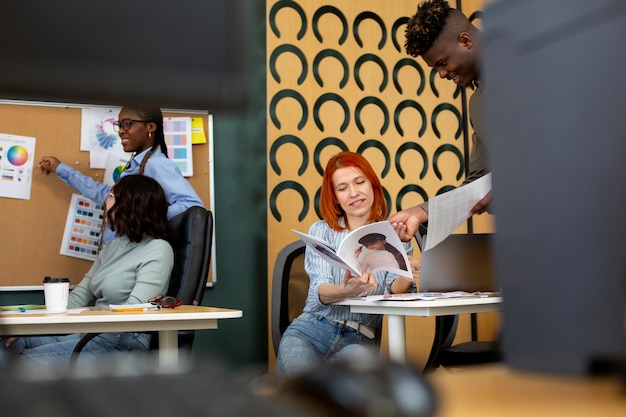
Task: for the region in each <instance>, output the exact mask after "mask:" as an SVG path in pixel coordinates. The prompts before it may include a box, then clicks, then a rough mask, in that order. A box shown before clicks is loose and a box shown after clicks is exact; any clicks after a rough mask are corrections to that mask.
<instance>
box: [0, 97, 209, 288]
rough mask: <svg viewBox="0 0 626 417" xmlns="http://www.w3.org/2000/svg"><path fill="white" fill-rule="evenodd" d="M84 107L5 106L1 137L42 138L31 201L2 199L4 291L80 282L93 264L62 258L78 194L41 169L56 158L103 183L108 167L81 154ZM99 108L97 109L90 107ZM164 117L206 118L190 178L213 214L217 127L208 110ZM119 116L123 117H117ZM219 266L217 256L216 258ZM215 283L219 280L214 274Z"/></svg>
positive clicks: (0, 282)
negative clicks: (57, 280) (95, 165)
mask: <svg viewBox="0 0 626 417" xmlns="http://www.w3.org/2000/svg"><path fill="white" fill-rule="evenodd" d="M83 107H87V106H83V105H80V104H72V105H70V104H55V103H39V102H37V103H35V102H13V101H1V102H0V133H3V134H10V135H19V136H28V137H34V138H35V139H36V144H35V153H34V159H33V160H34V166H33V173H32V183H31V193H30V199H29V200H24V199H17V198H4V197H3V198H0V288H2V289H5V290H7V289H15V288H18V289H22V288H24V289H31V288H32V289H36V288H35V287H41V286H42V280H43V277H44V276H53V277H68V278H70V281H71V283H72V284H77V283H78V282H79V281H80V280H81V279H82V277H83V275H84V274H85V273H86V272H87V270H88V269H89V268H90V267H91V264H92V261H90V260H84V259H79V258H75V257H71V256H66V255H61V254H60V249H61V242H62V238H63V232H64V229H65V222H66V219H67V213H68V209H69V206H70V201H71V196H72V194H74V193H77V191H75V190H74V189H73V188H71V187H69V186H67V185H66V184H65V183H64V182H63V181H62V180H61V179H59V178H57V177H56V175H54V174H50V175H49V176H48V177H44V176H43V175H41V174H40V172H39V171H38V170H37V168H36V165H37V161H39V159H40V158H41V157H43V156H55V157H57V158H58V159H59V160H61V162H63V163H65V164H67V165H69V166H71V167H73V168H76V169H78V170H79V171H80V172H82V173H83V174H86V175H89V176H91V177H92V178H93V179H94V180H96V181H101V179H102V176H103V175H104V170H103V169H92V168H90V166H89V152H83V151H80V135H81V113H82V108H83ZM88 107H94V106H91V105H90V106H88ZM163 116H164V117H168V116H169V117H181V116H188V117H194V118H201V119H202V122H203V127H204V133H205V135H206V138H207V140H206V143H202V144H195V145H193V147H192V154H193V175H192V176H191V177H187V180H188V181H189V182H190V183H191V185H192V186H193V187H194V189H195V190H196V192H197V193H198V195H199V196H200V198H201V199H202V201H203V203H204V206H205V207H206V208H207V209H211V210H212V207H211V206H212V204H213V201H212V189H211V188H212V181H211V176H212V160H211V158H212V155H211V154H212V151H211V144H212V134H211V131H212V126H211V116H210V115H209V113H208V111H193V110H185V111H178V110H175V111H174V110H166V109H164V110H163ZM115 117H117V115H115ZM211 261H212V264H214V261H215V259H214V257H212V260H211ZM214 270H215V269H214V268H213V270H212V271H211V273H210V275H209V282H213V280H214V276H213V271H214Z"/></svg>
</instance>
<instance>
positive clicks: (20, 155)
mask: <svg viewBox="0 0 626 417" xmlns="http://www.w3.org/2000/svg"><path fill="white" fill-rule="evenodd" d="M7 160H8V161H9V162H10V163H11V164H13V165H15V166H18V167H19V166H22V165H24V164H25V163H26V162H27V161H28V151H27V150H26V148H25V147H23V146H19V145H15V146H11V147H10V148H9V150H8V151H7Z"/></svg>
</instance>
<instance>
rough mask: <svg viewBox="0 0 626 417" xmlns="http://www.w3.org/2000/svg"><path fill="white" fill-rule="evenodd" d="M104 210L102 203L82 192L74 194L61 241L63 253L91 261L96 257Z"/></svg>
mask: <svg viewBox="0 0 626 417" xmlns="http://www.w3.org/2000/svg"><path fill="white" fill-rule="evenodd" d="M103 212H104V207H103V206H102V204H97V203H94V202H93V201H92V200H90V199H88V198H85V197H83V196H82V195H80V194H72V201H71V203H70V207H69V210H68V212H67V220H66V221H65V231H64V232H63V241H62V243H61V251H60V253H61V255H67V256H73V257H76V258H81V259H87V260H91V261H94V260H95V259H96V256H97V255H98V244H99V243H100V229H101V227H102V215H103Z"/></svg>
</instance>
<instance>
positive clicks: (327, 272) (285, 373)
mask: <svg viewBox="0 0 626 417" xmlns="http://www.w3.org/2000/svg"><path fill="white" fill-rule="evenodd" d="M319 208H320V213H321V216H322V219H323V220H320V221H318V222H316V223H314V224H313V225H312V226H311V228H310V229H309V231H308V233H309V234H310V235H313V236H315V237H318V238H320V239H323V240H325V241H326V242H328V243H330V244H331V245H333V246H334V247H338V246H339V244H340V243H341V241H343V239H345V237H346V236H347V235H348V233H350V231H352V230H354V229H357V228H359V227H361V226H364V225H366V224H369V223H374V222H378V221H381V220H385V219H386V217H387V205H386V201H385V197H384V194H383V187H382V185H381V183H380V180H379V179H378V176H377V175H376V173H375V172H374V170H373V169H372V166H371V165H370V164H369V162H368V161H367V160H366V159H365V158H363V157H362V156H361V155H359V154H357V153H354V152H341V153H339V154H337V155H335V156H333V157H332V158H330V160H329V161H328V163H327V165H326V169H325V171H324V178H323V182H322V189H321V196H320V207H319ZM405 249H406V250H407V253H408V254H410V253H411V252H412V249H413V248H412V246H411V244H410V243H406V244H405ZM304 266H305V270H306V272H307V274H308V275H309V278H310V284H309V292H308V296H307V300H306V305H305V307H304V311H303V313H302V314H301V315H300V316H298V317H297V318H296V319H295V320H294V321H293V322H292V323H291V324H290V325H289V327H288V328H287V330H286V331H285V333H284V334H283V336H282V338H281V340H280V346H279V349H278V355H277V359H276V373H277V375H278V377H279V378H280V379H285V378H291V377H293V376H295V375H298V374H300V373H302V372H306V371H308V370H310V369H313V368H315V367H317V366H318V365H320V364H322V363H323V362H325V361H328V360H331V359H339V358H348V357H361V356H364V355H367V357H369V355H372V354H374V355H377V350H378V346H379V342H378V341H376V337H379V335H380V332H379V331H378V330H379V329H380V326H381V322H382V316H381V315H377V314H356V313H351V312H350V308H349V307H348V306H340V305H335V304H333V303H336V302H339V301H342V300H344V299H346V298H350V297H359V296H366V295H373V294H384V293H401V292H406V291H407V290H409V289H410V288H411V285H412V283H413V282H414V279H413V277H400V276H398V275H396V274H392V273H389V272H377V273H370V272H364V273H363V275H361V276H353V275H351V273H350V272H349V271H346V270H342V269H340V268H339V267H337V266H334V265H331V264H330V263H328V262H326V261H325V260H324V259H323V258H322V257H321V256H320V255H319V254H317V253H316V252H315V251H314V250H310V249H309V248H307V249H306V254H305V261H304Z"/></svg>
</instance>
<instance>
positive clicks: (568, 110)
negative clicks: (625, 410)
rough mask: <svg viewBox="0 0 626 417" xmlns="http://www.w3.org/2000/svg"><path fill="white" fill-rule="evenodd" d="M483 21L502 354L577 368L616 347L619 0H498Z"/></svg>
mask: <svg viewBox="0 0 626 417" xmlns="http://www.w3.org/2000/svg"><path fill="white" fill-rule="evenodd" d="M483 21H484V37H485V43H484V52H485V53H484V64H483V75H484V81H485V82H484V83H483V84H481V86H484V88H485V92H484V94H485V98H486V115H487V120H486V121H487V126H488V127H487V129H488V131H487V132H488V136H489V140H490V143H491V144H492V154H491V155H492V165H493V192H494V207H495V212H496V213H495V214H496V228H497V231H498V232H497V234H496V235H495V241H494V251H495V255H496V263H495V267H496V275H497V278H498V280H499V282H501V283H502V290H503V296H504V316H503V323H504V331H503V348H504V357H505V359H506V362H507V363H508V364H509V365H511V366H512V367H514V368H520V369H526V370H537V371H548V372H563V373H573V374H587V373H588V372H590V371H592V370H593V368H594V364H597V363H602V362H605V363H610V362H611V361H612V360H613V359H615V358H619V357H624V356H626V335H625V314H626V245H625V244H624V242H625V240H626V212H625V211H624V207H626V180H625V178H626V169H625V168H624V166H625V165H624V155H626V77H625V72H624V70H625V69H626V54H624V53H623V47H622V46H621V40H622V39H624V38H625V37H626V2H624V1H623V0H597V1H588V0H552V1H549V2H546V1H543V0H527V1H510V0H501V1H498V2H493V3H492V4H491V5H489V6H487V7H486V9H485V14H484V19H483ZM481 88H482V87H481ZM616 360H617V362H619V359H616Z"/></svg>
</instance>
